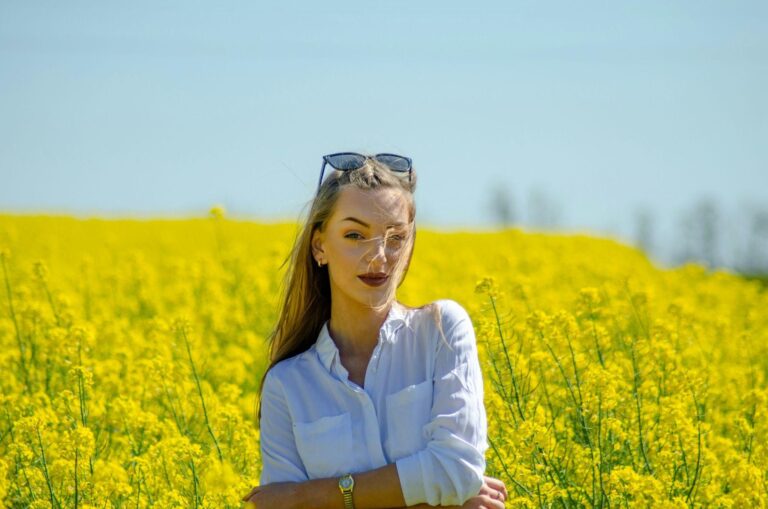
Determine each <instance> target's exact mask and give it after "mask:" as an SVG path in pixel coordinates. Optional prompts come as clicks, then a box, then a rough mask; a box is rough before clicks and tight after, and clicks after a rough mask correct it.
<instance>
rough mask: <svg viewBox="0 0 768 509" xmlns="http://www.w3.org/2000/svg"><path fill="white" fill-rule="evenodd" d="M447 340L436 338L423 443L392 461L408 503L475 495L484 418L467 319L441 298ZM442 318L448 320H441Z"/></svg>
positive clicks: (454, 501)
mask: <svg viewBox="0 0 768 509" xmlns="http://www.w3.org/2000/svg"><path fill="white" fill-rule="evenodd" d="M446 302H447V304H446V305H445V307H444V308H443V314H444V315H445V316H446V320H444V324H446V325H448V326H451V325H453V326H452V327H451V328H450V329H448V328H445V329H444V330H449V332H447V333H446V340H447V342H448V344H449V345H450V347H451V348H449V347H448V346H446V345H445V343H444V342H443V341H442V340H441V339H439V338H438V341H439V347H438V350H437V356H436V360H435V373H434V378H433V380H434V393H433V394H434V397H433V402H432V410H431V420H430V422H429V423H428V424H427V425H426V426H425V427H424V432H425V433H426V434H427V437H428V443H427V446H426V447H425V448H424V449H422V450H420V451H417V452H416V453H414V454H412V455H410V456H405V457H403V458H400V459H399V460H397V461H396V462H395V464H396V466H397V471H398V475H399V477H400V485H401V488H402V490H403V497H404V498H405V502H406V504H407V505H409V506H411V505H416V504H422V503H427V504H430V505H462V504H463V503H464V502H466V501H467V500H468V499H470V498H471V497H473V496H475V495H477V494H478V492H479V491H480V488H481V487H482V485H483V475H484V474H485V467H486V463H485V451H486V450H487V449H488V443H487V420H486V413H485V405H484V404H483V378H482V372H481V371H480V362H479V359H478V353H477V343H476V339H475V332H474V328H473V326H472V322H471V320H470V318H469V315H467V313H466V311H464V309H463V308H462V307H461V306H459V305H458V304H457V303H455V302H453V301H446ZM446 321H447V323H446Z"/></svg>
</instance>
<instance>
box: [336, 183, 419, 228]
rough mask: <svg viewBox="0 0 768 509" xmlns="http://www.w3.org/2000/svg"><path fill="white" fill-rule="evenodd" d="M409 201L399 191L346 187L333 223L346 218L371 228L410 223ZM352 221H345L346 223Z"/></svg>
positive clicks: (341, 193) (337, 206) (339, 200)
mask: <svg viewBox="0 0 768 509" xmlns="http://www.w3.org/2000/svg"><path fill="white" fill-rule="evenodd" d="M408 212H409V211H408V201H407V200H406V199H405V196H403V193H402V191H398V190H397V189H389V188H383V189H382V188H380V189H358V188H356V187H351V186H350V187H346V188H344V189H343V190H342V191H341V192H340V194H339V199H338V201H337V202H336V206H335V207H334V211H333V214H332V215H331V222H335V223H339V222H342V221H344V218H347V217H354V218H357V219H360V220H362V221H364V222H366V223H368V224H369V225H371V226H375V225H379V226H389V225H394V224H398V223H402V224H407V223H408V216H409V213H408ZM347 222H349V223H350V224H353V223H352V222H351V221H344V223H347Z"/></svg>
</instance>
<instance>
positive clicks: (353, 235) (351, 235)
mask: <svg viewBox="0 0 768 509" xmlns="http://www.w3.org/2000/svg"><path fill="white" fill-rule="evenodd" d="M344 238H345V239H352V240H360V239H362V238H363V236H362V235H360V234H359V233H357V232H349V233H347V234H346V235H344Z"/></svg>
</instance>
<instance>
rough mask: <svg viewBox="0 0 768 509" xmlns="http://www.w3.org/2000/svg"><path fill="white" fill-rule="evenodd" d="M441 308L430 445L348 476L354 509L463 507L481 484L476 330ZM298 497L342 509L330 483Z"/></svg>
mask: <svg viewBox="0 0 768 509" xmlns="http://www.w3.org/2000/svg"><path fill="white" fill-rule="evenodd" d="M443 309H444V314H445V319H444V325H445V335H446V340H447V343H448V345H446V344H445V343H443V342H442V340H440V339H438V341H439V346H438V350H437V354H436V360H435V373H434V400H433V405H432V412H431V420H430V422H429V423H428V424H427V425H426V426H425V432H426V433H427V434H428V436H429V442H428V444H427V446H426V447H425V448H424V449H422V450H420V451H417V452H416V453H414V454H412V455H410V456H406V457H403V458H400V459H398V460H397V461H396V462H395V463H393V464H390V465H386V466H384V467H381V468H378V469H375V470H370V471H367V472H359V473H357V474H354V477H355V489H354V494H353V499H354V503H355V508H356V509H384V508H400V507H414V506H415V507H434V506H441V507H451V506H461V505H462V504H463V503H464V502H466V501H467V500H469V499H470V498H471V497H474V496H476V495H477V494H478V493H479V492H480V490H481V488H482V487H483V485H484V476H483V474H484V472H485V456H484V453H485V450H486V449H487V447H488V446H487V443H486V433H487V423H486V414H485V407H484V405H483V380H482V374H481V371H480V363H479V359H478V354H477V345H476V340H475V333H474V328H473V326H472V322H471V320H470V318H469V316H468V315H467V313H466V311H464V310H463V308H461V306H459V305H458V304H456V303H453V302H449V303H447V304H446V305H445V306H444V307H443ZM301 491H303V492H304V497H302V498H303V499H304V502H305V504H306V505H304V507H313V508H315V507H316V508H317V509H325V508H329V509H337V508H338V509H342V508H343V503H342V498H341V496H340V493H339V488H338V483H337V480H336V479H318V480H313V481H309V482H307V483H304V485H302V487H301ZM427 504H429V505H427Z"/></svg>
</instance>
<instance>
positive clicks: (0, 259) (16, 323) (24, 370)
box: [0, 253, 29, 390]
mask: <svg viewBox="0 0 768 509" xmlns="http://www.w3.org/2000/svg"><path fill="white" fill-rule="evenodd" d="M0 262H2V263H3V275H4V277H5V291H6V294H7V295H8V310H9V311H10V313H11V320H13V327H14V329H16V342H17V343H18V346H19V364H20V367H21V374H22V377H23V380H24V386H25V387H26V388H27V390H29V372H28V371H27V364H26V361H25V360H24V357H25V354H24V342H23V340H22V339H21V329H20V328H19V321H18V320H17V319H16V311H15V310H14V308H13V294H12V292H11V280H10V278H9V277H8V268H7V267H6V265H5V254H4V253H2V254H0Z"/></svg>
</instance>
